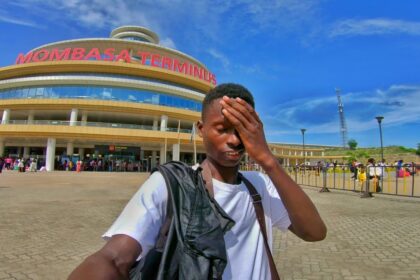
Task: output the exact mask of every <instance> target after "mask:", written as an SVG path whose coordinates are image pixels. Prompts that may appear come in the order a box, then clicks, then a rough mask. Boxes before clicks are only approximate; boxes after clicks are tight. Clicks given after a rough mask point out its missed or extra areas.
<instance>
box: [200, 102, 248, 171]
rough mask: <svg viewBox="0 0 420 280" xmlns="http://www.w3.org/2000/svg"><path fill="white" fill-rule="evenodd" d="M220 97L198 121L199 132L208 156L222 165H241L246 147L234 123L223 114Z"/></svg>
mask: <svg viewBox="0 0 420 280" xmlns="http://www.w3.org/2000/svg"><path fill="white" fill-rule="evenodd" d="M219 101H220V99H215V100H214V101H213V102H212V103H211V104H210V105H209V106H208V107H207V109H206V112H205V113H204V115H203V120H202V121H200V122H198V125H197V127H198V133H199V135H200V136H201V137H202V138H203V142H204V147H205V149H206V153H207V157H208V158H210V159H211V160H213V161H214V162H215V163H217V164H218V165H220V166H225V167H235V166H237V165H239V163H240V161H241V159H242V156H243V154H244V152H245V148H244V146H243V144H242V141H241V139H240V138H239V135H238V132H237V131H236V130H235V129H234V128H233V125H232V124H231V123H230V122H229V121H228V120H226V118H225V117H224V116H223V115H222V106H221V105H220V104H219Z"/></svg>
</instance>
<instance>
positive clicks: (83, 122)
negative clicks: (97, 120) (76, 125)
mask: <svg viewBox="0 0 420 280" xmlns="http://www.w3.org/2000/svg"><path fill="white" fill-rule="evenodd" d="M87 119H88V115H87V113H86V112H83V114H82V121H81V123H80V124H81V125H82V126H86V123H87Z"/></svg>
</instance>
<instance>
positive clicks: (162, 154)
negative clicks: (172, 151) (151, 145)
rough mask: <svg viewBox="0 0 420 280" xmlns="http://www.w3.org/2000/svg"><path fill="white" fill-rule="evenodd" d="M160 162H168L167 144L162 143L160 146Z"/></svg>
mask: <svg viewBox="0 0 420 280" xmlns="http://www.w3.org/2000/svg"><path fill="white" fill-rule="evenodd" d="M159 163H160V164H164V163H166V151H165V145H162V147H160V153H159Z"/></svg>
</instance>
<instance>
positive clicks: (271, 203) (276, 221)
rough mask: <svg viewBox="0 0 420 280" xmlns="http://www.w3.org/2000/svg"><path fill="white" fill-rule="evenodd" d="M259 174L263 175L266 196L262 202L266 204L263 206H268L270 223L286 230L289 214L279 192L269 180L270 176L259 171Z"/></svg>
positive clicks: (289, 223) (288, 224)
mask: <svg viewBox="0 0 420 280" xmlns="http://www.w3.org/2000/svg"><path fill="white" fill-rule="evenodd" d="M260 176H262V177H263V179H264V181H265V183H266V188H265V190H266V191H267V192H266V194H267V197H266V198H264V202H265V203H264V204H265V205H267V206H268V207H266V206H265V205H264V209H265V208H269V209H270V212H271V223H272V225H273V226H275V227H277V228H279V229H280V230H282V231H286V230H287V229H288V228H289V226H290V225H291V222H290V218H289V214H288V213H287V210H286V208H285V207H284V204H283V201H281V198H280V196H279V193H278V192H277V190H276V188H275V186H274V184H273V182H272V181H271V180H270V178H269V177H268V176H267V175H265V174H262V173H260Z"/></svg>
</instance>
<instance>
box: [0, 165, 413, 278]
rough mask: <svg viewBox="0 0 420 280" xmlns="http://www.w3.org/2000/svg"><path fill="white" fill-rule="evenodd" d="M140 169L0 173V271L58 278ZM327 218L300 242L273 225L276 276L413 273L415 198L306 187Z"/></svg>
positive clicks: (88, 246) (90, 248)
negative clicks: (320, 232) (318, 237)
mask: <svg viewBox="0 0 420 280" xmlns="http://www.w3.org/2000/svg"><path fill="white" fill-rule="evenodd" d="M146 177H147V174H142V173H112V174H111V173H81V174H76V173H70V172H52V173H17V172H7V171H6V172H4V173H2V174H0V279H22V280H24V279H42V280H48V279H54V280H56V279H65V278H66V277H67V275H68V274H69V273H70V271H71V270H72V269H73V268H74V267H75V266H76V265H77V264H78V263H80V262H81V261H82V260H83V259H84V258H85V257H86V256H87V255H88V254H90V253H92V252H94V251H95V250H97V249H99V248H100V247H101V246H102V245H103V244H104V243H103V241H102V240H101V239H100V235H101V234H102V233H103V232H104V231H105V230H106V229H107V228H108V227H109V226H110V225H111V223H112V221H113V220H114V219H115V217H116V216H117V215H118V213H119V212H120V211H121V209H122V207H123V206H124V205H125V203H126V202H127V200H128V199H129V197H131V195H132V194H133V193H134V192H135V191H136V189H137V186H138V185H139V184H140V183H141V182H142V181H143V180H144V179H145V178H146ZM305 190H306V192H307V193H308V195H309V196H310V197H311V198H312V199H313V200H314V202H315V204H316V205H317V207H318V209H319V211H320V212H321V214H322V216H323V218H324V220H325V221H326V223H327V226H328V230H329V231H328V236H327V238H326V240H324V241H322V242H318V243H307V242H303V241H300V240H298V239H297V238H296V237H295V236H293V234H291V233H286V234H284V233H280V232H276V233H275V252H274V255H275V259H276V262H277V265H278V268H279V271H280V273H281V275H282V279H420V214H419V213H420V200H419V199H413V198H394V197H392V196H380V195H376V196H375V198H373V199H360V198H359V196H358V194H356V193H352V192H342V191H332V192H331V193H318V192H317V189H315V188H309V187H305Z"/></svg>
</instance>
